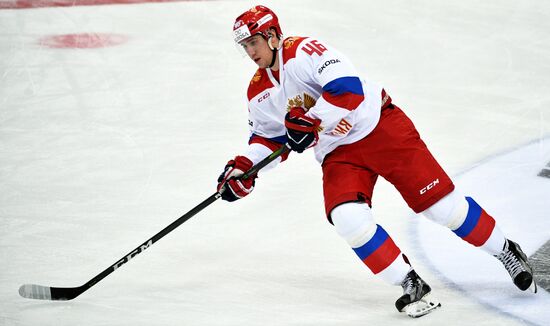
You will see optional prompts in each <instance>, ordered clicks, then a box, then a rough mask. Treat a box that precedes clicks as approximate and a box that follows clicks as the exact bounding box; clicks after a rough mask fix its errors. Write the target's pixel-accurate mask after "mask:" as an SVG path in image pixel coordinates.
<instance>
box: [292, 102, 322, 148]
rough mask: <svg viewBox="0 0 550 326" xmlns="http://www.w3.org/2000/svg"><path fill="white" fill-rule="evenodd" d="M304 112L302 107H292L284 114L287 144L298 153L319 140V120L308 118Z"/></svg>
mask: <svg viewBox="0 0 550 326" xmlns="http://www.w3.org/2000/svg"><path fill="white" fill-rule="evenodd" d="M305 113H306V111H305V110H304V109H303V108H299V107H293V108H292V109H290V112H288V113H287V114H286V116H285V127H286V135H287V137H288V145H290V148H291V149H292V150H293V151H296V152H298V153H301V152H303V151H305V150H306V149H308V148H310V147H313V146H315V145H316V144H317V141H318V140H319V133H318V129H319V125H321V120H319V119H314V118H310V117H308V116H306V115H305Z"/></svg>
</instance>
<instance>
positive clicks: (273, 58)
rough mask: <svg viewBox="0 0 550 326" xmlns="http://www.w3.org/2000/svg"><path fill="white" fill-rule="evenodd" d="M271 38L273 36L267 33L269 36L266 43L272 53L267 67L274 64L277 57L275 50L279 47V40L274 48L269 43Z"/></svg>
mask: <svg viewBox="0 0 550 326" xmlns="http://www.w3.org/2000/svg"><path fill="white" fill-rule="evenodd" d="M272 38H273V36H272V35H269V38H268V39H267V44H268V45H269V48H270V49H271V54H272V56H271V63H270V64H269V68H272V67H273V65H274V64H275V60H276V59H277V51H278V50H279V48H280V47H281V45H280V42H279V47H277V48H274V47H273V45H271V39H272Z"/></svg>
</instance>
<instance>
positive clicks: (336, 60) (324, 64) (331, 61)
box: [317, 59, 340, 75]
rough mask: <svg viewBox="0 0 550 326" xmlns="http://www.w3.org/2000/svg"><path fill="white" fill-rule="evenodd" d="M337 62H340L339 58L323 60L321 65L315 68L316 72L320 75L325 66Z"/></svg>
mask: <svg viewBox="0 0 550 326" xmlns="http://www.w3.org/2000/svg"><path fill="white" fill-rule="evenodd" d="M338 62H340V60H339V59H330V60H327V61H325V63H323V65H322V66H321V67H320V68H319V70H317V73H318V74H319V75H320V74H321V73H322V72H323V70H325V68H326V67H328V66H330V65H332V64H335V63H338Z"/></svg>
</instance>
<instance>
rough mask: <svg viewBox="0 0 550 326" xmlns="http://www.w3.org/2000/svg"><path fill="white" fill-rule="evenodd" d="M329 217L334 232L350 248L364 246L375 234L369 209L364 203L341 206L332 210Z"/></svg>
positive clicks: (374, 224)
mask: <svg viewBox="0 0 550 326" xmlns="http://www.w3.org/2000/svg"><path fill="white" fill-rule="evenodd" d="M330 216H331V217H332V222H333V224H334V227H335V229H336V232H337V233H338V234H339V235H340V236H341V237H342V238H344V239H345V240H346V241H347V242H348V244H349V245H350V246H351V247H352V248H357V247H360V246H362V245H364V244H365V243H366V242H367V241H369V240H370V239H371V238H372V236H373V235H374V233H375V232H376V223H375V222H374V218H373V217H372V213H371V210H370V207H369V206H368V205H367V204H365V203H354V202H351V203H344V204H341V205H339V206H337V207H336V208H334V209H333V210H332V212H331V214H330Z"/></svg>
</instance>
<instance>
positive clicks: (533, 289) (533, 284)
mask: <svg viewBox="0 0 550 326" xmlns="http://www.w3.org/2000/svg"><path fill="white" fill-rule="evenodd" d="M529 291H531V292H533V293H537V282H535V279H534V278H533V282H531V285H530V286H529Z"/></svg>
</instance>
